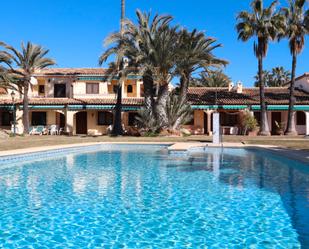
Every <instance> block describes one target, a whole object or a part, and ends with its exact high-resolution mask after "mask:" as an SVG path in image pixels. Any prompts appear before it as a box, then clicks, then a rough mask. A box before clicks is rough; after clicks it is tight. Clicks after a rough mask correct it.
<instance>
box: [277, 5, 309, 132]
mask: <svg viewBox="0 0 309 249" xmlns="http://www.w3.org/2000/svg"><path fill="white" fill-rule="evenodd" d="M305 3H306V1H305V0H289V7H288V8H283V9H282V13H283V16H284V17H285V20H286V36H287V37H288V39H289V47H290V53H291V55H292V74H291V83H290V96H289V99H290V101H289V111H288V121H287V128H286V131H285V135H297V131H296V129H295V123H294V116H295V112H294V104H295V97H294V89H295V72H296V63H297V56H298V55H299V54H300V53H301V52H302V50H303V48H304V46H305V36H306V35H307V34H308V33H309V10H307V11H306V12H305Z"/></svg>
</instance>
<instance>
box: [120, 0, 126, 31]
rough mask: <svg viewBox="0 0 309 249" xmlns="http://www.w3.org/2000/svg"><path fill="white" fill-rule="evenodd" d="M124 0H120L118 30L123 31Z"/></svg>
mask: <svg viewBox="0 0 309 249" xmlns="http://www.w3.org/2000/svg"><path fill="white" fill-rule="evenodd" d="M125 10H126V5H125V0H121V16H120V32H121V33H123V30H124V18H125Z"/></svg>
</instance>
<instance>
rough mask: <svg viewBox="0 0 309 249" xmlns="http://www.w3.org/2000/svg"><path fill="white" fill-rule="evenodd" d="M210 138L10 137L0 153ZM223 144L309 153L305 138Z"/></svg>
mask: <svg viewBox="0 0 309 249" xmlns="http://www.w3.org/2000/svg"><path fill="white" fill-rule="evenodd" d="M211 141H212V137H210V136H203V135H197V136H189V137H129V136H123V137H109V136H98V137H91V136H70V137H68V136H62V135H61V136H25V137H19V136H18V137H8V138H2V139H1V140H0V151H4V150H14V149H25V148H31V147H41V146H53V145H62V144H78V143H92V142H162V143H163V142H164V143H165V142H171V143H174V142H211ZM223 142H230V143H245V144H261V145H264V144H265V145H275V146H279V147H282V148H290V149H297V150H304V151H306V152H308V153H309V139H308V138H304V136H296V137H288V138H287V137H285V136H272V137H248V136H223Z"/></svg>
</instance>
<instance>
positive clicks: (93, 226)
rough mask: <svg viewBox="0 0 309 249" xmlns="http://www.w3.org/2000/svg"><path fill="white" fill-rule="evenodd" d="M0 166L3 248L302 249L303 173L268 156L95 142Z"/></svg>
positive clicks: (306, 227)
mask: <svg viewBox="0 0 309 249" xmlns="http://www.w3.org/2000/svg"><path fill="white" fill-rule="evenodd" d="M40 155H41V156H40ZM0 160H1V161H2V165H1V162H0V248H121V247H124V248H197V247H202V248H204V247H207V246H209V247H211V248H244V247H249V246H251V247H252V248H300V247H303V248H309V167H308V166H306V165H304V164H301V163H299V162H296V161H291V160H289V159H286V158H283V157H278V156H275V155H273V154H270V153H267V152H262V151H258V150H246V149H230V148H224V149H220V148H209V149H207V150H205V151H203V150H192V151H191V152H189V153H176V154H174V153H168V152H167V150H166V147H165V146H156V145H104V146H103V145H102V146H94V147H87V148H85V149H72V150H65V151H64V152H61V151H56V152H44V153H37V154H34V155H28V156H24V155H23V156H20V157H14V158H12V157H10V158H2V159H0ZM3 162H5V163H3ZM31 246H32V247H31Z"/></svg>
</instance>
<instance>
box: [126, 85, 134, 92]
mask: <svg viewBox="0 0 309 249" xmlns="http://www.w3.org/2000/svg"><path fill="white" fill-rule="evenodd" d="M127 93H133V87H132V85H128V86H127Z"/></svg>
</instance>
